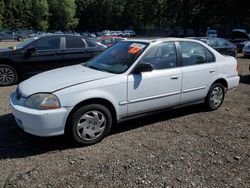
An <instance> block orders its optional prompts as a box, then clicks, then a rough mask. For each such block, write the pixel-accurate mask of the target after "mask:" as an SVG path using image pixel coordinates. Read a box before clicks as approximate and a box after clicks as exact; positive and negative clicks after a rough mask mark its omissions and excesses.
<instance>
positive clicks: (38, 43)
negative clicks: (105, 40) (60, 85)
mask: <svg viewBox="0 0 250 188" xmlns="http://www.w3.org/2000/svg"><path fill="white" fill-rule="evenodd" d="M105 48H106V47H105V46H103V45H101V44H97V43H96V42H94V41H91V40H88V39H84V38H82V37H81V36H75V35H65V34H58V35H55V34H52V35H41V36H38V37H33V38H30V39H27V40H26V41H24V42H23V43H21V44H19V45H17V46H15V47H9V48H7V49H0V86H5V85H12V84H15V83H16V82H17V81H18V80H19V79H25V78H28V77H30V76H32V75H34V74H37V73H40V72H43V71H47V70H51V69H55V68H58V67H63V66H67V65H72V64H79V63H82V62H85V61H88V60H89V59H91V58H92V57H94V56H96V55H98V54H99V53H101V52H102V51H104V50H105Z"/></svg>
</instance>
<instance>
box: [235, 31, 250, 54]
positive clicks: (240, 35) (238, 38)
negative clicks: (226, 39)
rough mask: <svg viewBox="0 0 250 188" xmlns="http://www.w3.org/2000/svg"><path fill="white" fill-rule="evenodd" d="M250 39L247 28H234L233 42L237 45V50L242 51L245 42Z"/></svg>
mask: <svg viewBox="0 0 250 188" xmlns="http://www.w3.org/2000/svg"><path fill="white" fill-rule="evenodd" d="M249 40H250V37H249V35H248V34H247V33H246V30H242V29H234V30H233V32H232V40H231V42H232V43H234V44H235V45H236V46H237V51H238V52H240V53H241V52H242V49H243V47H244V46H245V44H246V43H247V42H248V41H249Z"/></svg>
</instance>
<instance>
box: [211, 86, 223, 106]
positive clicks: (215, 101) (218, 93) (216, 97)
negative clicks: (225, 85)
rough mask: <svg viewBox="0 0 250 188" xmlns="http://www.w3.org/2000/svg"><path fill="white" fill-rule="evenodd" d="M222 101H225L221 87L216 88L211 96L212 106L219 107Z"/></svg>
mask: <svg viewBox="0 0 250 188" xmlns="http://www.w3.org/2000/svg"><path fill="white" fill-rule="evenodd" d="M222 99H223V90H222V88H221V87H219V86H218V87H215V88H214V89H213V91H212V94H211V96H210V101H211V104H212V105H213V106H214V107H218V106H219V105H220V104H221V102H222Z"/></svg>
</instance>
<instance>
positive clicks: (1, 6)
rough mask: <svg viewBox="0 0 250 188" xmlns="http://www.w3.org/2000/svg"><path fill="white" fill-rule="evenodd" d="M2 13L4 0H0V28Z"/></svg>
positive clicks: (0, 26) (0, 25)
mask: <svg viewBox="0 0 250 188" xmlns="http://www.w3.org/2000/svg"><path fill="white" fill-rule="evenodd" d="M3 13H4V1H3V0H0V29H1V28H2V24H3Z"/></svg>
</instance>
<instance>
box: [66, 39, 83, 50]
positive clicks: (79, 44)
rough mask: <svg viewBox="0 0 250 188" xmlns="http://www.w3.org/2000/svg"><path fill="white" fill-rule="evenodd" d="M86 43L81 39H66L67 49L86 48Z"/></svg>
mask: <svg viewBox="0 0 250 188" xmlns="http://www.w3.org/2000/svg"><path fill="white" fill-rule="evenodd" d="M84 47H85V43H84V41H83V39H82V38H81V37H66V48H68V49H69V48H84Z"/></svg>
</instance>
